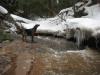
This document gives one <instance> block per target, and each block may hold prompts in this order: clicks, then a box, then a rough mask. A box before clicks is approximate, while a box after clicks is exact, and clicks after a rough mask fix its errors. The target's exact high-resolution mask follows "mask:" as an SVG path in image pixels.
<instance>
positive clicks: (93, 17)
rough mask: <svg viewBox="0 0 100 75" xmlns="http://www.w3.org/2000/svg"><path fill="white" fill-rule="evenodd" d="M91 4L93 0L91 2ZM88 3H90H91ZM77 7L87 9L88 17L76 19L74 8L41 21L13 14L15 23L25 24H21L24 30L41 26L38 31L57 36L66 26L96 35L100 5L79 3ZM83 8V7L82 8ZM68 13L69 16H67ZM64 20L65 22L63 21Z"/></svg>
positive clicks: (99, 17) (99, 18)
mask: <svg viewBox="0 0 100 75" xmlns="http://www.w3.org/2000/svg"><path fill="white" fill-rule="evenodd" d="M89 1H90V2H91V0H89ZM90 2H88V3H90ZM76 5H77V6H80V5H83V6H84V7H85V8H86V11H85V12H87V13H88V15H87V16H83V17H81V18H74V17H72V15H73V14H74V12H73V9H72V7H69V8H66V9H63V10H61V11H60V13H59V14H58V15H57V16H55V17H53V18H47V19H41V20H40V19H39V20H37V21H32V20H28V19H25V18H22V17H19V16H17V15H14V14H11V16H12V17H13V19H14V20H15V21H17V20H22V21H24V22H25V23H21V24H22V25H23V27H24V28H26V29H30V28H33V27H34V26H35V25H36V24H40V26H39V27H38V29H37V31H44V32H57V34H60V33H63V32H64V31H63V30H64V29H66V25H67V26H68V27H69V28H77V27H78V28H80V29H87V30H91V31H93V32H94V33H93V34H95V33H96V31H97V29H99V28H100V22H99V20H100V6H99V4H96V5H93V6H90V7H88V6H86V5H87V4H84V3H83V2H79V3H77V4H76ZM81 8H83V7H81ZM66 11H68V14H66ZM62 19H64V20H62ZM98 33H99V32H98Z"/></svg>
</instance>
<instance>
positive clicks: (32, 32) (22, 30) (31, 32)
mask: <svg viewBox="0 0 100 75" xmlns="http://www.w3.org/2000/svg"><path fill="white" fill-rule="evenodd" d="M15 26H16V28H17V33H18V34H21V35H22V40H23V41H26V37H27V36H31V41H32V42H33V41H34V40H33V39H34V35H35V33H36V30H37V28H38V27H39V26H40V25H39V24H36V25H35V26H34V27H33V28H31V29H25V28H24V27H23V26H21V27H20V26H18V25H17V24H15Z"/></svg>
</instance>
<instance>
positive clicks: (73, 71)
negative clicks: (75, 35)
mask: <svg viewBox="0 0 100 75" xmlns="http://www.w3.org/2000/svg"><path fill="white" fill-rule="evenodd" d="M51 40H52V41H51ZM59 40H60V41H59ZM35 41H36V42H35V43H30V42H23V41H22V40H20V39H18V40H14V41H12V42H5V43H3V44H2V47H1V48H0V75H100V53H99V52H98V51H97V50H91V49H84V50H77V49H76V46H75V45H74V44H73V43H70V42H67V43H66V41H65V40H61V39H59V38H58V39H54V38H48V37H38V38H37V39H35ZM69 45H70V46H69Z"/></svg>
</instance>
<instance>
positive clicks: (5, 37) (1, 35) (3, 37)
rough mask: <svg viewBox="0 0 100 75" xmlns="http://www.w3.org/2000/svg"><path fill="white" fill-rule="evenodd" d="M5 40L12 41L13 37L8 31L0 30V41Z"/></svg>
mask: <svg viewBox="0 0 100 75" xmlns="http://www.w3.org/2000/svg"><path fill="white" fill-rule="evenodd" d="M5 40H9V41H12V40H13V38H12V36H11V34H10V33H6V32H3V31H1V30H0V42H3V41H5Z"/></svg>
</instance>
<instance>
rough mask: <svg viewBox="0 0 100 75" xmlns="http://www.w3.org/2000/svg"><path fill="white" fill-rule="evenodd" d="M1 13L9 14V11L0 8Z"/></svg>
mask: <svg viewBox="0 0 100 75" xmlns="http://www.w3.org/2000/svg"><path fill="white" fill-rule="evenodd" d="M0 13H2V14H7V13H8V11H7V9H5V8H4V7H2V6H0Z"/></svg>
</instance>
